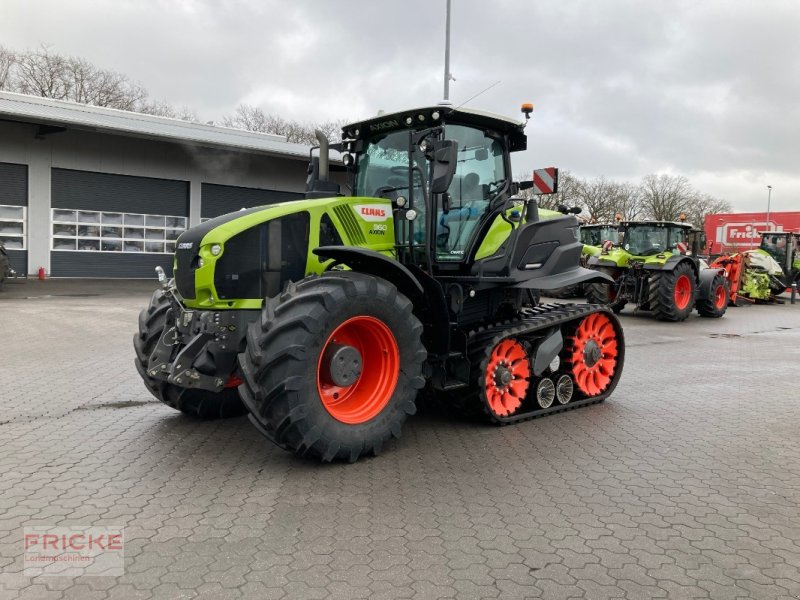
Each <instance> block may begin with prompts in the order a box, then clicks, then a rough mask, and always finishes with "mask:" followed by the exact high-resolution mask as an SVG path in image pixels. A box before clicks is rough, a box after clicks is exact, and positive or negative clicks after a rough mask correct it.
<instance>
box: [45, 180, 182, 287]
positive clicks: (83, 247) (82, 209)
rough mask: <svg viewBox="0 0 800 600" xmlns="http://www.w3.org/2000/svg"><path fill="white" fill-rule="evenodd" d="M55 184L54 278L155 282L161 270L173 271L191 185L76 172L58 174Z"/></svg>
mask: <svg viewBox="0 0 800 600" xmlns="http://www.w3.org/2000/svg"><path fill="white" fill-rule="evenodd" d="M51 182H52V200H51V202H52V208H53V209H54V210H53V211H52V218H53V226H52V227H53V249H52V251H51V253H50V270H51V274H52V275H53V277H112V278H153V277H155V272H154V268H155V267H156V266H159V265H160V266H163V267H164V269H165V270H167V271H168V272H170V271H171V270H172V251H173V249H174V243H173V241H174V237H175V236H176V235H177V232H178V230H179V229H181V230H182V229H183V228H185V226H186V224H187V222H188V215H189V182H187V181H176V180H170V179H156V178H152V177H133V176H130V175H114V174H110V173H95V172H90V171H74V170H70V169H53V170H52V178H51ZM137 220H138V222H137ZM176 220H177V222H178V224H176ZM73 221H74V224H71V222H73ZM162 232H163V235H161V234H162ZM134 234H136V236H135V239H123V238H128V237H133V236H134ZM153 235H154V236H155V237H154V238H153V237H152V236H153ZM159 235H161V237H160V239H159V237H158V236H159ZM70 236H75V239H74V240H73V239H72V238H71V237H70Z"/></svg>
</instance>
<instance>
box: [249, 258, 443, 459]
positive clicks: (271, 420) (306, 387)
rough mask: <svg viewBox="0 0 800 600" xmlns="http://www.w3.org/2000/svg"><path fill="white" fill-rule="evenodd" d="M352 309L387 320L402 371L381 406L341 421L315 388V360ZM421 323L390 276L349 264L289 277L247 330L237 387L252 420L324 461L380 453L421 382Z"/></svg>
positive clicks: (411, 407) (396, 433) (289, 446)
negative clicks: (367, 415) (364, 416)
mask: <svg viewBox="0 0 800 600" xmlns="http://www.w3.org/2000/svg"><path fill="white" fill-rule="evenodd" d="M354 316H371V317H374V318H376V319H379V320H381V321H382V322H383V323H384V324H386V325H387V326H388V327H389V329H390V330H391V331H392V334H393V335H394V338H395V341H396V342H397V346H398V349H399V352H400V375H399V379H398V382H397V386H396V388H395V391H394V393H393V394H392V396H391V398H390V400H389V402H388V404H387V405H386V407H385V408H384V409H383V410H382V411H381V412H380V413H379V414H378V415H377V416H375V417H374V418H372V419H370V420H369V421H367V422H365V423H359V424H346V423H342V422H341V421H338V420H337V419H335V418H334V417H333V416H332V415H331V414H330V413H329V412H328V411H327V410H326V408H325V406H324V405H323V403H322V400H321V399H320V396H319V392H318V389H317V365H318V361H319V356H320V353H321V352H322V349H323V346H324V344H325V343H326V341H327V340H328V337H329V336H330V334H331V333H332V332H333V330H334V329H335V328H336V327H338V326H339V325H340V324H341V323H343V322H344V321H346V320H347V319H349V318H351V317H354ZM421 337H422V324H421V323H420V321H419V320H418V319H417V317H416V316H414V314H413V313H412V304H411V301H410V300H408V298H406V297H405V296H404V295H402V294H401V293H399V292H398V291H397V289H396V288H395V287H394V286H393V285H392V284H391V283H389V282H387V281H385V280H383V279H380V278H377V277H373V276H370V275H365V274H363V273H356V272H353V271H330V272H327V273H324V274H323V275H321V276H318V277H317V276H312V277H308V278H306V279H304V280H302V281H300V282H298V283H296V284H294V283H290V284H289V285H288V286H287V288H286V290H285V291H284V292H283V293H282V294H280V295H279V296H277V297H275V298H270V299H267V301H266V304H265V306H264V309H263V311H262V314H261V319H260V320H258V321H256V322H254V323H252V324H251V325H250V326H249V328H248V331H247V350H246V352H244V353H242V354H240V355H239V364H240V365H241V369H242V372H243V375H244V383H243V384H242V385H241V386H240V387H239V390H240V393H241V395H242V398H243V400H244V402H245V404H246V405H247V407H248V409H249V410H250V420H251V421H253V423H254V424H255V425H256V427H257V428H258V429H259V430H260V431H261V432H262V433H263V434H264V435H266V436H267V437H268V438H269V439H270V440H272V441H273V442H275V443H276V444H277V445H278V446H280V447H281V448H284V449H286V450H290V451H292V452H295V453H297V454H299V455H301V456H308V457H312V458H316V459H320V460H322V461H326V462H327V461H332V460H346V461H349V462H354V461H356V460H357V459H358V458H359V457H361V456H363V455H366V454H373V455H375V454H378V453H380V451H381V449H382V448H383V445H384V444H385V443H386V442H387V441H389V440H390V439H391V438H399V437H400V433H401V428H402V426H403V423H404V422H405V420H406V418H407V417H408V415H412V414H414V413H415V412H416V404H415V401H416V397H417V394H418V392H419V390H421V389H422V387H423V386H424V385H425V379H424V378H423V376H422V366H423V363H424V362H425V359H426V357H427V354H426V351H425V347H424V346H423V345H422V341H421Z"/></svg>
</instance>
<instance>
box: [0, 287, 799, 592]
mask: <svg viewBox="0 0 800 600" xmlns="http://www.w3.org/2000/svg"><path fill="white" fill-rule="evenodd" d="M11 288H13V289H11ZM93 294H100V295H93ZM147 296H148V294H147V291H146V286H143V285H142V284H124V285H112V286H108V285H105V286H98V285H87V284H82V283H81V284H77V283H67V284H59V283H58V282H56V283H45V284H41V283H39V282H29V283H26V284H12V286H10V289H9V290H7V292H4V293H3V294H2V295H0V332H2V334H1V335H2V340H3V345H4V347H5V352H4V353H3V356H2V358H1V359H0V381H1V382H2V383H0V386H1V387H0V390H2V391H0V406H2V410H1V411H0V423H2V424H1V425H0V448H2V451H0V598H4V599H5V598H76V599H88V600H93V599H95V598H96V599H102V598H141V599H146V598H192V597H202V598H327V597H335V598H348V599H350V598H412V597H414V598H433V597H455V598H483V597H487V598H491V597H498V598H525V597H542V598H548V599H554V598H596V599H602V598H651V597H655V598H720V599H725V600H727V599H732V598H739V597H747V598H760V599H761V598H798V597H800V510H798V504H800V445H798V439H800V438H799V437H798V431H800V399H799V398H798V393H797V389H798V388H797V373H798V361H799V360H800V305H797V306H789V305H785V306H775V307H766V306H765V307H750V308H740V309H736V310H731V311H730V313H729V316H728V317H726V318H724V319H722V320H718V321H710V320H703V319H700V318H692V319H691V320H690V321H689V322H687V323H684V324H681V325H668V324H661V323H656V322H653V321H651V320H650V319H648V318H646V317H637V316H631V315H628V316H624V317H623V319H624V323H623V324H624V326H625V332H626V335H627V338H628V360H627V364H626V366H625V374H624V376H623V379H622V381H621V383H620V385H619V387H618V388H617V391H616V393H615V394H614V396H613V398H612V399H611V400H609V401H608V402H606V403H604V404H602V405H598V406H593V407H589V408H585V409H581V410H578V411H573V412H569V413H566V414H563V415H558V416H555V417H550V418H547V419H540V420H537V421H533V422H528V423H523V424H521V425H517V426H513V427H506V428H494V427H483V426H478V425H475V424H470V423H464V422H445V421H444V420H442V419H441V418H440V417H435V416H431V415H421V416H417V417H415V418H413V419H412V420H411V421H410V422H409V423H408V424H407V427H406V429H405V430H404V436H403V438H402V439H401V440H400V441H399V442H398V443H396V444H393V445H392V446H391V447H389V448H387V449H386V452H385V453H384V454H383V455H382V456H380V457H379V458H376V459H370V460H364V461H361V462H359V463H357V464H355V465H327V466H320V465H317V464H312V463H309V462H304V461H302V460H298V459H296V458H294V457H293V456H291V455H289V454H287V453H284V452H283V451H281V450H279V449H278V448H276V447H274V446H272V445H271V444H269V443H268V442H266V441H265V440H264V439H262V438H261V436H260V435H259V434H258V433H257V432H256V430H255V429H254V428H253V427H252V426H251V425H250V424H249V423H248V422H247V420H246V419H244V418H241V419H235V420H230V421H224V422H220V421H218V422H197V421H192V420H189V419H187V418H184V417H182V416H180V415H179V414H177V413H175V412H173V411H172V410H171V409H169V408H167V407H165V406H162V405H161V404H159V403H158V402H156V401H154V400H153V399H152V398H151V397H150V396H149V395H148V394H147V392H146V391H145V389H144V387H143V386H142V384H141V383H140V382H139V380H138V376H137V374H136V373H135V371H134V368H133V365H132V349H131V342H130V338H131V335H132V333H133V331H134V328H135V327H136V316H137V313H138V310H139V309H140V308H141V306H142V305H143V304H144V303H145V302H146V300H147ZM26 297H30V298H27V299H26ZM65 524H92V525H103V524H123V525H124V526H125V528H126V529H125V535H126V548H125V554H126V559H125V574H124V575H123V576H121V577H117V578H111V577H80V578H75V579H71V578H54V577H40V578H36V579H30V578H25V577H23V576H22V575H21V571H22V559H21V554H22V541H21V540H22V528H23V527H26V526H32V525H65Z"/></svg>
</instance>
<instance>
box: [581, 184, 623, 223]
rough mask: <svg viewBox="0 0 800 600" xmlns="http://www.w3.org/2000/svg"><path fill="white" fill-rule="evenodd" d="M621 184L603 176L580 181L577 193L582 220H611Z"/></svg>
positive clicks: (594, 221) (591, 221) (615, 209)
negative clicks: (581, 209)
mask: <svg viewBox="0 0 800 600" xmlns="http://www.w3.org/2000/svg"><path fill="white" fill-rule="evenodd" d="M622 185H623V184H621V183H618V182H616V181H609V180H608V179H606V178H605V177H598V178H596V179H590V180H585V181H581V182H580V184H579V186H578V188H577V194H578V197H579V198H580V206H581V208H583V214H582V215H581V217H582V220H586V221H588V222H590V223H607V222H611V221H612V220H613V219H614V214H615V213H616V212H617V206H618V204H619V197H620V192H621V189H622Z"/></svg>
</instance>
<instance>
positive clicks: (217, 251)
mask: <svg viewBox="0 0 800 600" xmlns="http://www.w3.org/2000/svg"><path fill="white" fill-rule="evenodd" d="M221 252H222V246H220V245H219V244H212V246H211V255H212V256H219V255H220V253H221Z"/></svg>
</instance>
